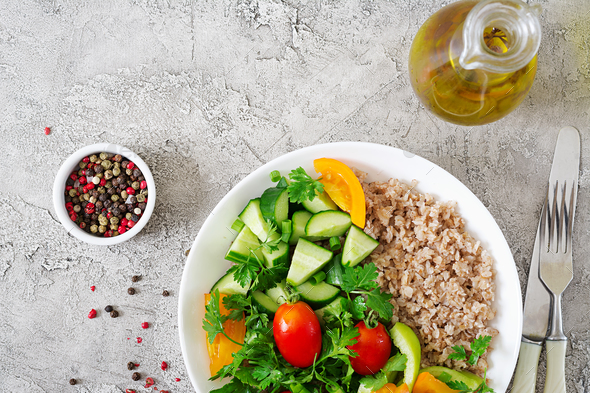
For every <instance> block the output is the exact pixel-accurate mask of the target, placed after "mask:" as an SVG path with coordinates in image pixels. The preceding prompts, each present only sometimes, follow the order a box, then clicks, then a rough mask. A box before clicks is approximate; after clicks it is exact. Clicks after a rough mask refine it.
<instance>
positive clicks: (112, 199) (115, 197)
mask: <svg viewBox="0 0 590 393" xmlns="http://www.w3.org/2000/svg"><path fill="white" fill-rule="evenodd" d="M118 200H119V195H117V194H113V195H111V201H113V202H117V201H118Z"/></svg>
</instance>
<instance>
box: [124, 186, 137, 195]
mask: <svg viewBox="0 0 590 393" xmlns="http://www.w3.org/2000/svg"><path fill="white" fill-rule="evenodd" d="M125 191H127V194H129V195H134V194H135V190H134V189H133V187H127V189H126V190H125Z"/></svg>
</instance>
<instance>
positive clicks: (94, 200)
mask: <svg viewBox="0 0 590 393" xmlns="http://www.w3.org/2000/svg"><path fill="white" fill-rule="evenodd" d="M88 202H90V203H96V197H95V196H94V195H93V196H91V197H90V199H89V200H88Z"/></svg>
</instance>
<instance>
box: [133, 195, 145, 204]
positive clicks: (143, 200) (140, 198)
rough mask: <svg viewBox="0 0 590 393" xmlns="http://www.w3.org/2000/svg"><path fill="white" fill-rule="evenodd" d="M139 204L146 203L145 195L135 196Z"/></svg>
mask: <svg viewBox="0 0 590 393" xmlns="http://www.w3.org/2000/svg"><path fill="white" fill-rule="evenodd" d="M135 198H136V199H137V202H138V203H141V202H145V194H138V195H136V196H135Z"/></svg>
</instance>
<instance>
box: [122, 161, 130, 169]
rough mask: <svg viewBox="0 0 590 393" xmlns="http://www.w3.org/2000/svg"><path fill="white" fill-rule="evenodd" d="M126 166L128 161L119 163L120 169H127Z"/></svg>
mask: <svg viewBox="0 0 590 393" xmlns="http://www.w3.org/2000/svg"><path fill="white" fill-rule="evenodd" d="M127 165H129V161H127V160H125V161H122V162H121V167H123V168H127Z"/></svg>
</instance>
